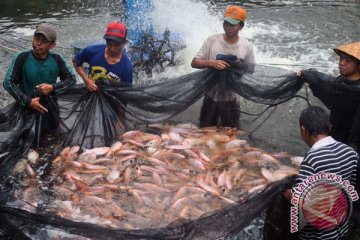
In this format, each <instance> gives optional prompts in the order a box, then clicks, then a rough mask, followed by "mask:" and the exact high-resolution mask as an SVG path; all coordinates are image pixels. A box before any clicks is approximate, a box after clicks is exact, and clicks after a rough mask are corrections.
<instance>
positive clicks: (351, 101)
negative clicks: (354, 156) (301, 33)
mask: <svg viewBox="0 0 360 240" xmlns="http://www.w3.org/2000/svg"><path fill="white" fill-rule="evenodd" d="M334 51H335V53H336V54H337V55H339V57H340V58H339V73H340V75H339V76H338V77H337V78H335V79H332V78H331V77H330V76H329V77H327V78H326V75H325V76H322V75H319V77H318V79H321V78H323V79H328V80H327V81H320V80H316V81H307V82H308V83H309V87H310V88H311V90H312V92H313V94H314V96H316V97H318V98H319V99H320V100H321V101H322V102H323V103H324V104H325V105H326V107H327V108H329V110H330V121H331V126H332V127H331V133H330V135H331V136H332V137H333V138H334V139H335V140H337V141H340V142H343V143H346V144H348V145H350V146H352V147H354V148H355V150H357V151H358V152H360V97H359V93H360V42H354V43H348V44H342V45H338V46H336V47H335V48H334ZM304 75H305V78H307V76H306V73H304Z"/></svg>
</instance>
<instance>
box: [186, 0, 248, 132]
mask: <svg viewBox="0 0 360 240" xmlns="http://www.w3.org/2000/svg"><path fill="white" fill-rule="evenodd" d="M245 19H246V10H245V9H243V8H241V7H239V6H232V5H231V6H228V7H227V8H226V9H225V12H224V22H223V28H224V33H221V34H214V35H211V36H210V37H208V38H207V39H206V40H205V42H204V44H203V46H202V47H201V49H200V50H199V52H198V53H197V54H196V55H195V57H194V59H193V60H192V62H191V66H192V67H193V68H200V69H202V68H209V67H211V68H214V69H216V70H220V71H222V70H226V69H227V68H229V67H230V64H229V63H228V62H226V61H224V56H230V55H231V56H236V58H237V59H236V60H237V61H241V62H243V63H244V64H245V65H247V66H251V67H248V71H250V72H251V71H253V66H254V64H255V58H254V52H253V48H252V46H251V44H250V43H249V41H248V40H246V39H245V38H243V37H241V36H239V32H240V31H241V30H242V29H243V27H244V22H245ZM239 110H240V107H239V101H238V96H237V95H236V94H235V93H233V92H231V91H230V90H225V92H224V91H220V88H219V84H217V85H215V86H214V87H213V88H212V89H210V90H209V91H208V92H207V93H206V95H205V97H204V101H203V105H202V108H201V113H200V127H207V126H216V125H218V121H219V120H221V126H226V127H239V117H240V111H239Z"/></svg>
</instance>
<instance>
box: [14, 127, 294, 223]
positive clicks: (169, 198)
mask: <svg viewBox="0 0 360 240" xmlns="http://www.w3.org/2000/svg"><path fill="white" fill-rule="evenodd" d="M149 127H153V128H156V129H157V130H159V131H160V134H159V135H155V134H150V133H145V132H141V131H137V130H134V131H129V132H125V133H124V134H123V135H122V136H120V137H119V139H118V141H116V142H114V143H113V144H112V145H111V146H109V147H98V148H93V149H85V150H81V149H80V148H79V147H78V146H68V147H66V148H64V149H63V150H62V151H61V152H60V154H59V155H58V156H56V157H55V158H54V160H53V161H52V165H51V171H50V174H49V176H48V182H51V184H48V187H49V189H48V190H47V193H48V195H49V196H48V201H47V204H46V206H45V210H46V211H50V212H54V213H56V214H57V215H59V216H61V217H64V218H68V219H72V220H75V221H83V222H90V223H96V224H99V225H103V226H107V227H114V228H128V229H138V228H158V227H162V226H166V225H168V224H170V223H172V222H173V221H175V220H177V219H179V218H185V219H197V218H199V217H201V216H202V215H204V214H207V213H210V212H212V211H214V210H217V209H221V208H223V207H225V206H227V205H229V204H237V203H238V202H239V201H242V200H245V199H246V198H248V197H249V196H252V195H254V194H256V193H258V192H260V191H262V190H263V189H264V188H265V187H266V186H267V185H268V184H270V183H271V182H274V181H278V180H281V179H282V178H284V177H286V176H288V175H293V174H297V172H298V165H296V164H292V165H289V166H286V165H284V164H283V162H282V161H281V160H280V159H283V158H284V157H286V158H288V160H289V161H288V162H289V163H291V162H292V161H291V159H290V157H291V156H289V155H288V154H287V153H283V152H282V153H277V154H275V153H274V154H271V153H268V152H265V151H264V150H262V149H259V148H255V147H251V146H249V145H248V143H247V142H246V140H244V139H241V135H242V134H243V132H240V131H238V130H237V129H235V128H215V127H208V128H198V127H196V126H194V125H191V124H182V125H162V124H153V125H150V126H149ZM278 156H281V158H279V157H278ZM38 158H39V156H38V155H36V154H35V153H34V152H29V154H28V159H24V160H22V161H20V162H19V163H18V166H17V167H16V170H15V171H16V172H21V171H25V172H26V178H25V179H28V181H29V179H36V177H37V173H36V171H34V170H33V169H32V166H33V163H34V162H35V161H36V159H38ZM24 181H25V180H24ZM30 182H34V181H30ZM35 182H36V181H35ZM44 182H46V181H44ZM40 185H41V183H37V184H32V185H28V188H26V189H25V191H24V193H23V194H19V193H17V194H18V195H17V197H18V198H23V200H25V201H28V202H30V203H34V202H36V201H37V200H40V199H36V198H37V197H40V196H42V194H40V193H39V191H40V189H43V187H41V186H40Z"/></svg>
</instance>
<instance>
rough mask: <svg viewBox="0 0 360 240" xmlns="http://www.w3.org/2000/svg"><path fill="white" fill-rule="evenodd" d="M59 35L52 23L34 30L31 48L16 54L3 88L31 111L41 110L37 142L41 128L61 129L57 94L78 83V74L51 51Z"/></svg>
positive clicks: (41, 25)
mask: <svg viewBox="0 0 360 240" xmlns="http://www.w3.org/2000/svg"><path fill="white" fill-rule="evenodd" d="M56 37H57V36H56V31H55V29H54V28H53V27H52V26H51V25H48V24H40V25H39V26H38V27H37V28H36V31H35V32H34V36H33V40H32V49H31V50H26V51H22V52H19V53H17V54H16V55H15V56H14V59H13V61H12V64H11V66H10V68H9V69H8V71H7V74H6V76H5V79H4V82H3V86H4V88H5V89H6V90H7V91H8V92H9V93H10V94H11V96H13V97H14V99H15V100H16V101H17V102H18V104H20V106H23V107H24V109H26V110H28V109H30V110H32V111H30V112H31V113H33V112H34V111H35V112H39V113H41V114H40V115H38V117H37V119H38V121H37V129H38V130H37V134H38V135H37V139H38V141H39V139H40V131H39V130H40V129H41V130H49V131H51V132H52V131H54V130H57V129H58V127H59V121H58V120H59V108H58V105H57V101H56V95H57V94H60V93H63V92H65V91H66V90H68V89H69V88H70V87H71V86H72V85H73V84H74V83H75V82H76V77H75V74H74V72H73V71H72V70H71V68H70V67H69V65H68V64H67V63H66V62H65V60H64V59H63V58H62V57H61V56H60V55H59V54H56V53H53V52H50V50H51V49H53V48H54V47H55V45H56ZM58 78H59V79H60V80H58ZM49 97H51V100H50V98H49ZM38 143H39V142H38Z"/></svg>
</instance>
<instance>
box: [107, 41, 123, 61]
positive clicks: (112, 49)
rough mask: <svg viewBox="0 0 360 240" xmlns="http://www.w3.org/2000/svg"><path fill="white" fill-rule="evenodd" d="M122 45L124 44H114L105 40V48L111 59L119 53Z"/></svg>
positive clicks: (114, 42)
mask: <svg viewBox="0 0 360 240" xmlns="http://www.w3.org/2000/svg"><path fill="white" fill-rule="evenodd" d="M124 45H125V42H123V43H119V42H116V41H113V40H106V48H107V50H108V53H109V54H110V56H112V57H116V56H118V55H119V54H120V53H121V51H122V49H123V47H124Z"/></svg>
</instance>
